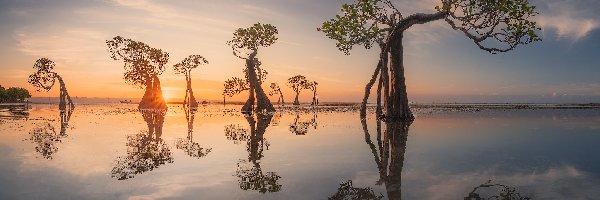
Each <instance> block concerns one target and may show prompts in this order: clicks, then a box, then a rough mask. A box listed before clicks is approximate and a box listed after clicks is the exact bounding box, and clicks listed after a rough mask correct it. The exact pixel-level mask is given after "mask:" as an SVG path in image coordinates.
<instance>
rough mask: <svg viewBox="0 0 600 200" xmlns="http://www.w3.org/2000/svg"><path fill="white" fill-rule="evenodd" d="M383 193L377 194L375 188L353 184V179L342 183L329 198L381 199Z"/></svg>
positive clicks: (334, 199)
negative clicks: (357, 186) (354, 185)
mask: <svg viewBox="0 0 600 200" xmlns="http://www.w3.org/2000/svg"><path fill="white" fill-rule="evenodd" d="M382 198H383V195H376V194H375V192H374V191H373V189H371V188H370V187H367V188H356V187H353V186H352V181H351V180H349V181H346V182H343V183H342V184H340V187H339V188H338V191H337V192H336V193H335V194H334V195H333V196H331V197H329V198H327V199H329V200H345V199H360V200H379V199H382Z"/></svg>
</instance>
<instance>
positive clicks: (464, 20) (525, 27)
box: [436, 0, 541, 53]
mask: <svg viewBox="0 0 600 200" xmlns="http://www.w3.org/2000/svg"><path fill="white" fill-rule="evenodd" d="M442 4H443V6H442V7H441V8H440V7H439V6H437V7H436V10H438V11H439V12H448V15H449V17H448V18H447V19H446V21H447V22H448V23H449V24H450V25H451V26H452V28H454V29H456V30H459V31H462V32H464V33H465V34H466V35H467V37H469V38H470V39H472V40H473V41H474V42H475V43H476V44H477V45H478V46H479V48H481V49H483V50H485V51H488V52H490V53H496V52H506V51H510V50H512V49H514V48H515V47H516V46H518V45H525V44H529V43H531V42H535V41H541V38H540V37H539V36H538V35H537V33H536V31H539V30H541V29H540V28H539V27H538V26H537V23H536V22H534V21H530V18H531V17H534V16H536V15H537V14H538V13H537V12H536V11H535V6H533V5H530V4H529V1H528V0H460V1H459V0H449V1H445V2H443V3H442ZM488 39H492V41H489V42H487V43H485V42H486V41H487V40H488ZM498 43H499V45H501V46H500V47H489V46H490V45H497V44H498Z"/></svg>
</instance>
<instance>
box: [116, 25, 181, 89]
mask: <svg viewBox="0 0 600 200" xmlns="http://www.w3.org/2000/svg"><path fill="white" fill-rule="evenodd" d="M106 45H107V46H108V51H109V52H110V53H111V58H112V59H114V60H122V61H123V62H124V63H125V64H124V66H123V67H124V68H125V73H124V74H123V79H125V82H127V83H128V84H131V85H134V86H138V87H140V88H142V87H144V86H145V85H146V80H148V79H150V78H152V76H153V75H160V74H162V73H163V72H164V71H165V64H167V62H168V61H169V53H167V52H164V51H163V50H161V49H157V48H152V47H150V46H148V45H147V44H145V43H143V42H138V41H135V40H132V39H127V38H123V37H121V36H116V37H114V38H113V39H112V40H107V41H106Z"/></svg>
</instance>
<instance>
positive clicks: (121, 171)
mask: <svg viewBox="0 0 600 200" xmlns="http://www.w3.org/2000/svg"><path fill="white" fill-rule="evenodd" d="M140 112H141V113H142V116H143V117H144V121H146V124H147V125H148V131H141V132H140V133H138V134H135V135H129V136H127V143H126V146H127V155H125V156H122V157H118V158H117V160H116V161H115V166H114V167H113V169H112V172H111V173H112V177H113V178H117V179H119V180H124V179H129V178H133V177H134V176H135V175H136V174H141V173H144V172H147V171H152V170H153V169H155V168H157V167H159V166H161V165H164V164H165V163H172V162H173V155H172V154H171V150H170V149H169V145H167V143H165V141H163V140H162V139H161V135H162V126H163V122H164V119H165V114H166V109H164V110H140Z"/></svg>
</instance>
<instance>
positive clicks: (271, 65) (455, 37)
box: [0, 0, 600, 103]
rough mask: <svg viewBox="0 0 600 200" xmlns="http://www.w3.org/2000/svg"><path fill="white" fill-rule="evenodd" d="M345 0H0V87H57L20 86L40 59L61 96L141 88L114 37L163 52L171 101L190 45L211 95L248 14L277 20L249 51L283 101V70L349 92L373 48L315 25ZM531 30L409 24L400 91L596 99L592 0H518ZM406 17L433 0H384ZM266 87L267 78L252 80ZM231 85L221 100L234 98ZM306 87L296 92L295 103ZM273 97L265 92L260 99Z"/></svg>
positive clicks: (200, 89)
mask: <svg viewBox="0 0 600 200" xmlns="http://www.w3.org/2000/svg"><path fill="white" fill-rule="evenodd" d="M351 2H353V1H350V0H243V1H242V0H222V1H209V0H199V1H186V0H169V1H167V0H0V44H2V47H1V48H0V60H1V62H0V85H2V86H3V87H5V88H6V87H12V86H16V87H24V88H27V89H29V90H30V91H32V93H33V94H32V95H33V96H34V97H49V96H58V93H59V89H58V87H56V88H53V89H52V90H50V91H49V92H37V91H35V89H34V88H33V87H32V86H29V85H28V84H27V77H28V76H29V74H31V73H33V68H32V67H33V64H34V63H35V61H36V60H37V59H39V58H41V57H47V58H49V59H51V60H53V61H54V62H55V63H56V67H55V72H57V73H58V74H60V75H61V76H62V77H63V79H64V80H65V82H66V85H67V89H68V91H69V94H70V95H71V96H73V97H113V98H141V96H143V92H144V91H143V89H140V88H137V87H135V86H132V85H128V84H126V83H125V81H124V80H123V72H124V69H123V62H122V61H115V60H112V59H111V58H110V55H109V53H108V50H107V46H106V44H105V41H106V40H108V39H111V38H113V37H115V36H118V35H119V36H123V37H125V38H131V39H134V40H138V41H142V42H144V43H146V44H148V45H150V46H151V47H155V48H160V49H162V50H164V51H167V52H169V53H170V60H169V63H168V64H167V70H166V71H165V72H164V73H163V74H162V75H161V76H160V79H161V84H162V88H163V94H164V95H165V98H166V99H167V100H171V101H172V100H178V99H182V98H183V97H184V95H185V78H184V77H183V76H182V75H179V74H175V73H174V72H173V70H172V66H173V65H174V64H175V63H178V62H180V61H181V60H182V59H183V58H185V57H187V56H188V55H191V54H199V55H202V56H204V57H205V58H207V59H208V61H209V64H208V65H204V66H201V67H200V68H197V69H195V70H193V71H192V75H191V76H192V84H193V89H194V95H195V96H196V98H197V99H199V100H220V99H222V96H221V94H222V90H223V83H224V81H225V80H226V79H228V78H230V77H243V74H242V69H243V67H244V61H243V60H241V59H239V58H237V57H235V56H234V55H233V54H232V50H231V48H230V47H229V46H227V45H226V43H225V42H226V41H227V40H230V39H231V38H232V37H233V32H234V31H235V30H236V29H237V28H244V27H249V26H252V24H254V23H256V22H261V23H270V24H273V25H274V26H276V27H277V28H278V30H279V34H278V38H279V39H278V40H277V42H276V43H275V44H273V45H272V46H270V47H266V48H262V49H259V53H258V56H257V57H259V58H260V59H261V61H262V62H263V66H264V69H266V70H267V71H268V72H269V74H268V77H267V82H277V83H278V84H279V85H280V86H282V90H283V93H284V97H285V99H286V100H287V101H292V100H293V92H292V90H291V89H289V88H288V87H286V86H285V82H286V80H287V78H289V77H292V76H295V75H298V74H301V75H305V76H306V77H307V78H308V79H310V80H315V81H317V82H319V88H318V93H319V99H320V101H322V102H359V101H361V99H362V96H363V94H364V87H365V84H366V83H367V82H368V81H369V79H370V77H371V74H372V73H373V70H374V67H375V65H376V64H377V58H378V52H377V51H378V50H377V49H371V50H366V49H364V48H363V47H360V46H356V47H355V48H354V49H353V50H352V54H351V55H349V56H346V55H344V54H343V53H342V52H340V51H338V50H337V48H336V47H335V41H333V40H331V39H328V38H327V37H325V35H324V34H323V33H322V32H318V31H317V30H316V28H317V27H319V26H320V25H321V23H323V22H324V21H325V20H328V19H331V18H332V17H334V16H335V14H336V13H338V12H339V10H340V8H341V5H342V4H343V3H351ZM530 2H531V3H532V4H533V5H535V6H537V9H538V11H539V13H540V14H539V15H538V16H537V17H536V18H535V21H537V22H538V23H539V24H540V26H541V28H542V30H541V31H540V35H541V36H542V38H543V41H542V42H536V43H533V44H529V45H526V46H520V47H518V48H517V49H515V50H513V51H511V52H508V53H501V54H497V55H491V54H489V53H487V52H485V51H482V50H480V49H478V48H477V47H476V45H475V44H474V43H473V42H471V41H469V40H468V39H467V38H466V37H464V35H463V34H461V33H458V32H456V31H454V30H452V29H450V28H449V26H448V24H447V23H445V22H443V20H440V21H436V22H433V23H428V24H425V25H416V26H413V27H411V29H409V30H408V32H407V33H406V34H405V37H404V52H405V55H404V59H405V67H406V79H407V85H408V94H409V100H410V101H413V102H424V103H427V102H499V103H503V102H539V103H552V102H576V103H587V102H600V78H598V77H600V67H599V65H600V64H598V63H600V30H599V29H600V14H599V13H598V12H597V10H598V9H599V8H600V1H597V0H530ZM394 3H395V5H396V7H398V8H399V9H400V11H401V12H403V15H405V16H407V15H410V14H412V13H416V12H423V13H432V12H434V11H435V10H434V7H435V5H437V4H439V0H396V1H394ZM263 87H264V88H266V89H268V85H263ZM245 98H247V94H245V93H242V94H239V95H237V96H235V97H233V98H229V99H230V100H244V99H245ZM310 98H312V95H311V94H310V92H309V91H303V92H302V93H301V95H300V100H301V101H310V100H309V99H310ZM271 99H272V100H273V101H276V100H277V99H276V97H271Z"/></svg>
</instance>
